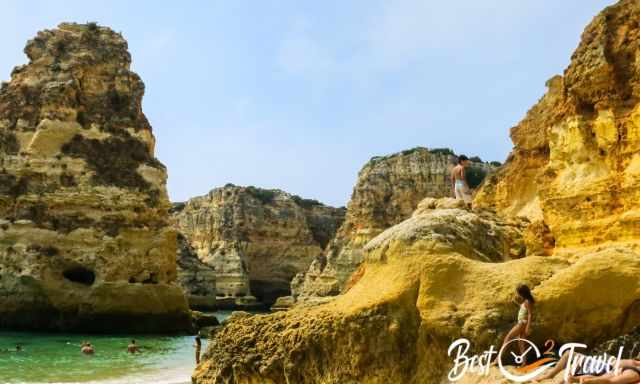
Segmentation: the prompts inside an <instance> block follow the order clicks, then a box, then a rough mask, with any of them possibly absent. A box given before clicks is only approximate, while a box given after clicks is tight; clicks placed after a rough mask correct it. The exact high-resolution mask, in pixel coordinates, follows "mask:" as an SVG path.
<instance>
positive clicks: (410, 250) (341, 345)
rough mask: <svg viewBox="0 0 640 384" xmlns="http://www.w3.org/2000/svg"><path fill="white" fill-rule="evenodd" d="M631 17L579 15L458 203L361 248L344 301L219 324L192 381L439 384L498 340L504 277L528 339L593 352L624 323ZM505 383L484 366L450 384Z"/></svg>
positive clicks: (627, 0) (630, 295) (634, 316)
mask: <svg viewBox="0 0 640 384" xmlns="http://www.w3.org/2000/svg"><path fill="white" fill-rule="evenodd" d="M639 16H640V3H638V2H637V1H631V0H623V1H620V2H618V3H617V4H616V5H614V6H612V7H608V8H606V9H605V10H604V11H603V12H602V13H601V14H600V15H598V16H597V17H596V18H594V20H593V21H592V22H591V24H590V25H589V26H588V27H587V28H586V30H585V32H584V34H583V36H582V41H581V43H580V45H579V47H578V48H577V50H576V52H575V53H574V55H573V56H572V58H571V63H570V65H569V67H568V69H567V70H566V71H565V74H564V76H562V77H555V78H554V79H552V80H551V81H550V83H549V85H550V90H549V92H548V93H547V95H545V96H544V97H543V98H542V99H541V100H540V102H539V103H538V104H537V105H536V106H535V107H534V108H532V109H531V110H530V111H529V113H528V114H527V116H526V117H525V119H524V120H523V121H522V122H521V123H520V124H519V125H518V126H517V127H516V128H514V129H513V130H512V138H513V141H514V151H513V153H512V154H511V155H510V157H509V159H508V162H507V164H506V165H505V166H503V168H502V169H501V170H500V171H498V172H497V173H496V174H494V176H493V177H492V179H491V180H490V181H489V182H487V183H485V185H484V187H483V188H482V190H481V191H480V192H479V194H478V195H477V196H476V200H475V206H476V208H475V210H474V211H472V212H469V211H463V210H460V209H457V208H455V207H453V206H450V205H449V204H448V203H445V202H435V203H434V202H428V203H425V206H423V207H420V208H419V209H418V210H417V211H416V213H415V214H414V216H413V217H412V218H410V219H408V220H405V221H404V222H402V223H400V224H397V225H396V226H394V227H392V228H389V229H387V230H386V231H384V232H383V233H381V234H380V235H378V236H377V237H375V238H374V239H373V240H371V241H370V242H368V243H367V245H366V246H365V247H364V259H365V261H364V263H363V267H362V271H361V273H360V274H359V275H360V278H359V279H357V281H355V282H354V284H353V287H352V288H351V289H349V290H348V292H346V293H345V294H343V295H340V296H338V297H337V298H335V299H334V300H332V301H330V302H329V303H326V304H324V305H319V306H315V307H298V308H293V309H291V310H289V311H288V312H281V313H276V314H273V315H270V316H254V317H246V318H238V319H234V321H231V322H229V324H227V326H226V327H225V328H224V329H222V330H221V331H220V332H218V333H217V334H216V336H215V338H214V339H213V341H212V342H211V344H210V345H211V348H210V349H209V350H208V352H207V356H206V358H205V359H204V361H203V363H201V364H200V365H199V366H198V367H197V369H196V372H195V374H194V381H195V382H196V383H214V382H229V383H251V382H270V383H288V382H297V383H389V382H394V383H395V382H398V383H440V382H442V381H443V380H446V379H445V375H446V373H447V372H448V371H449V369H450V368H451V367H452V365H453V362H452V359H451V357H449V356H448V355H447V349H448V347H449V346H450V344H451V342H453V341H454V340H456V339H458V338H461V337H464V338H467V339H469V340H470V341H471V342H472V350H473V351H474V352H481V351H483V350H486V349H487V348H488V347H489V346H490V345H494V346H498V345H500V343H501V341H502V339H503V337H504V336H505V334H506V333H507V331H508V330H509V329H510V328H511V327H512V326H513V324H514V323H515V321H516V313H517V307H515V306H513V305H512V303H511V299H512V297H513V294H514V288H515V287H516V286H517V285H518V284H520V283H526V284H528V285H529V286H530V287H532V290H533V295H534V296H535V298H536V304H535V321H534V325H533V329H532V334H531V335H530V336H529V338H530V339H531V340H532V341H534V342H536V343H538V344H539V345H541V344H542V342H543V341H545V340H547V339H550V338H552V339H555V340H557V341H558V342H559V343H564V342H580V343H585V344H587V345H589V346H594V345H598V344H599V343H601V342H604V341H606V340H611V339H613V338H616V337H618V336H620V335H625V334H629V333H631V332H632V331H633V330H634V329H636V328H637V327H638V326H640V280H639V279H638V276H639V274H640V252H639V250H638V240H639V239H640V231H639V230H638V217H640V216H638V214H637V212H638V201H640V200H638V194H639V193H640V192H639V191H640V188H638V187H639V185H638V174H640V173H638V172H637V170H638V169H640V168H638V167H637V166H636V157H637V153H636V152H637V151H634V148H637V147H638V146H640V136H639V135H637V134H636V133H637V132H636V131H638V130H637V129H636V126H638V124H637V117H636V115H637V110H638V108H640V106H638V98H637V92H638V89H640V88H639V87H638V78H639V76H638V71H639V69H638V68H640V65H637V57H639V56H638V55H636V51H637V50H638V49H637V47H638V44H640V36H639V34H640V31H639V30H638V28H639V27H638V23H637V22H636V20H638V17H639ZM484 208H486V210H485V209H484ZM494 212H495V213H494ZM522 244H524V248H525V249H524V255H526V256H525V257H522V255H523V251H522ZM511 249H516V250H519V251H518V252H512V251H511ZM512 258H513V259H512ZM505 380H506V379H505V378H504V377H503V376H501V375H500V374H499V373H497V371H496V370H493V369H492V370H491V372H490V375H489V376H482V377H479V376H477V375H473V374H469V375H467V376H465V377H464V379H463V380H462V381H460V382H461V383H487V384H488V383H502V382H504V381H505Z"/></svg>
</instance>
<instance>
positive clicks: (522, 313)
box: [518, 303, 529, 324]
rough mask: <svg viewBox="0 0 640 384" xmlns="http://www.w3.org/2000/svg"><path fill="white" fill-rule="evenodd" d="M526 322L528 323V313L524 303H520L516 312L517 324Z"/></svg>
mask: <svg viewBox="0 0 640 384" xmlns="http://www.w3.org/2000/svg"><path fill="white" fill-rule="evenodd" d="M527 321H529V311H528V310H527V307H526V306H525V305H524V303H522V304H521V305H520V310H519V311H518V323H519V324H520V323H522V324H526V323H527Z"/></svg>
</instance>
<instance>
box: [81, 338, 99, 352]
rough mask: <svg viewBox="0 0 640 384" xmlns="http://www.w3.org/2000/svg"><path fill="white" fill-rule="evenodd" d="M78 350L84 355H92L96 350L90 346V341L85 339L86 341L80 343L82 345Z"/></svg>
mask: <svg viewBox="0 0 640 384" xmlns="http://www.w3.org/2000/svg"><path fill="white" fill-rule="evenodd" d="M80 352H82V353H83V354H85V355H93V354H94V353H95V352H96V351H95V349H93V346H91V343H90V342H88V341H86V342H84V343H82V347H81V348H80Z"/></svg>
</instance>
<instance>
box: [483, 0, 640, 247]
mask: <svg viewBox="0 0 640 384" xmlns="http://www.w3.org/2000/svg"><path fill="white" fill-rule="evenodd" d="M639 10H640V7H639V6H638V4H637V3H636V2H633V1H621V2H619V3H618V4H617V5H615V6H613V7H610V8H607V9H606V10H605V11H604V12H603V13H602V14H600V15H599V16H597V17H596V18H595V19H594V21H593V22H592V23H591V24H590V25H589V26H588V27H587V29H586V30H585V32H584V34H583V39H582V42H581V44H580V46H579V47H578V49H577V50H576V52H575V54H574V55H573V59H572V61H571V64H570V65H569V67H568V68H567V69H566V70H565V73H564V76H562V77H560V76H556V77H555V78H553V79H551V80H550V81H549V82H548V84H547V85H548V87H549V91H548V92H547V94H546V95H545V96H544V97H543V98H542V99H541V100H540V101H539V102H538V104H536V105H535V106H534V107H533V108H532V109H531V110H530V111H529V112H528V114H527V116H526V117H525V119H524V120H523V121H522V122H520V124H518V125H517V126H516V127H514V128H513V129H512V131H511V137H512V139H513V143H514V145H515V147H514V149H513V152H512V153H511V155H510V156H509V160H508V161H507V163H506V164H505V166H504V167H503V168H502V169H501V170H500V171H499V172H498V173H496V174H495V175H494V177H493V178H492V179H491V180H490V181H489V182H487V183H486V184H485V186H484V188H483V190H481V191H480V192H479V194H478V196H477V198H476V201H475V203H476V205H477V206H479V207H491V208H495V209H497V210H498V212H500V213H502V214H504V215H521V216H525V217H528V218H530V219H532V220H541V221H543V222H544V224H545V225H547V226H548V227H549V229H550V232H551V234H552V236H553V238H554V239H555V247H556V248H557V250H558V251H562V249H563V248H575V247H588V246H593V245H600V244H604V243H635V244H637V243H638V239H639V238H640V236H638V234H639V233H640V221H639V220H640V211H639V208H638V204H637V202H638V201H639V200H638V197H640V178H639V171H640V168H639V166H640V158H639V157H638V156H639V155H638V149H640V136H639V130H638V123H640V121H639V120H638V118H639V113H640V104H639V103H638V96H639V95H638V86H637V79H636V77H637V66H636V64H635V52H636V49H637V48H638V46H639V44H640V42H639V39H638V34H639V33H640V30H639V29H638V27H637V26H635V25H634V24H633V23H632V22H631V21H630V20H633V19H634V18H635V17H637V16H638V12H639Z"/></svg>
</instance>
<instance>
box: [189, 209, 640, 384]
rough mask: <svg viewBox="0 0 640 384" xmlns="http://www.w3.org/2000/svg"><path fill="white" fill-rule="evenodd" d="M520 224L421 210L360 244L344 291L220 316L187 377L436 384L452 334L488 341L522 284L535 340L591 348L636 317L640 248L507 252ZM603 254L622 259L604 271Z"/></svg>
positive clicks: (477, 344)
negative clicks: (530, 298)
mask: <svg viewBox="0 0 640 384" xmlns="http://www.w3.org/2000/svg"><path fill="white" fill-rule="evenodd" d="M445 205H446V204H445ZM522 227H523V226H522V222H511V223H509V222H504V221H501V220H499V219H498V218H497V217H495V216H492V215H491V214H489V213H480V214H477V213H470V212H467V211H465V210H462V209H458V208H441V209H433V210H429V209H424V208H423V210H422V211H421V212H419V213H417V214H416V215H414V216H413V217H412V218H410V219H408V220H406V221H404V222H402V223H401V224H399V225H396V226H394V227H391V228H390V229H388V230H387V231H385V232H383V233H382V234H381V235H379V236H378V237H376V238H375V239H374V240H372V241H371V242H370V243H368V244H367V246H366V248H365V264H364V266H365V269H366V271H365V272H364V275H363V276H362V278H361V279H360V280H359V281H358V282H357V284H355V285H354V286H353V288H352V289H351V290H349V291H348V292H347V293H346V294H344V295H342V296H339V297H337V298H336V299H335V300H334V301H332V302H330V303H328V304H325V305H322V306H318V307H313V308H294V309H292V310H290V311H289V312H286V313H282V314H280V313H279V314H276V315H270V316H255V317H248V318H243V319H239V320H238V321H231V323H230V324H229V325H228V326H227V327H225V328H224V329H223V330H222V331H220V333H219V334H217V335H216V337H215V338H214V343H213V344H212V347H211V348H210V350H209V352H208V353H209V354H210V355H209V358H208V359H207V360H206V361H205V363H204V364H202V365H201V366H199V367H198V370H197V371H196V375H195V377H196V379H197V380H196V382H198V383H210V382H211V383H212V382H215V380H216V379H219V378H228V377H229V376H227V373H226V372H228V371H227V370H230V369H231V368H230V367H231V366H233V367H234V372H235V375H236V376H235V380H236V381H233V382H238V383H252V382H263V381H262V380H264V382H275V383H286V382H296V383H318V382H321V383H343V382H349V379H354V378H355V379H354V380H355V382H358V383H389V382H398V383H400V382H402V383H424V382H427V383H430V382H434V383H435V382H439V380H440V378H441V377H442V375H443V374H444V373H446V371H447V370H448V369H449V367H450V365H451V361H450V358H449V357H448V356H447V355H446V350H447V348H448V346H449V344H450V343H451V342H453V341H454V340H456V339H458V338H460V337H466V338H468V339H469V340H472V341H473V345H474V348H477V349H479V350H481V349H484V348H488V347H489V345H492V344H493V345H496V346H498V345H499V344H498V343H499V342H500V341H501V337H502V336H504V334H505V333H506V332H507V331H508V330H509V329H510V328H511V326H512V325H513V324H514V323H515V318H516V313H517V310H518V308H517V307H516V306H515V305H513V304H512V303H511V299H512V298H513V295H514V288H515V287H516V286H517V285H518V284H519V283H521V282H525V283H527V284H529V285H530V286H532V287H535V289H534V290H533V294H534V296H535V297H536V298H537V300H538V304H537V305H536V307H535V326H534V327H533V333H532V336H531V337H532V339H533V340H535V341H538V342H542V341H544V340H546V339H547V338H550V337H553V338H555V339H557V340H564V341H573V340H579V341H581V342H586V343H594V342H596V341H598V340H602V339H605V338H608V337H612V336H613V335H616V334H618V333H620V332H623V333H624V332H628V331H630V330H631V329H633V327H635V326H637V325H639V324H640V305H638V297H639V295H640V280H639V279H637V275H638V273H640V257H639V256H640V255H639V254H637V253H635V252H633V251H631V250H629V249H627V248H606V249H604V250H602V251H596V252H593V253H589V254H585V255H582V257H581V259H580V261H578V262H576V263H574V264H571V263H570V262H569V261H567V260H566V258H564V257H541V256H533V257H525V258H519V259H513V257H514V256H517V255H516V254H514V253H513V252H512V250H513V249H514V248H513V247H512V245H513V243H514V240H517V239H518V238H519V237H520V232H521V230H522ZM486 233H491V236H490V237H489V238H487V236H486ZM612 258H616V260H618V261H619V262H620V264H621V266H620V267H618V268H610V260H611V259H612ZM251 359H253V360H251ZM247 360H251V363H250V364H248V363H246V361H247ZM287 380H288V381H287Z"/></svg>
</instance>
